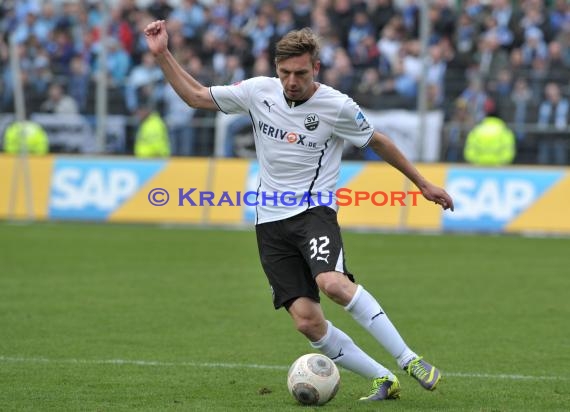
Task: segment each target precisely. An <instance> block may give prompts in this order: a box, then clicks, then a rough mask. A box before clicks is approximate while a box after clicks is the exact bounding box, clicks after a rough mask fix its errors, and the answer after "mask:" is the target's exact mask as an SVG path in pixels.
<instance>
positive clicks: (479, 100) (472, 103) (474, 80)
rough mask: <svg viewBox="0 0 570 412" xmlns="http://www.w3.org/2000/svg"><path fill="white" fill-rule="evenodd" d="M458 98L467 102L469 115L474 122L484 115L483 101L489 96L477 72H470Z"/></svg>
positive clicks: (481, 118)
mask: <svg viewBox="0 0 570 412" xmlns="http://www.w3.org/2000/svg"><path fill="white" fill-rule="evenodd" d="M459 98H460V99H462V100H464V101H465V102H467V108H468V110H469V112H470V116H471V118H472V119H473V121H475V122H480V121H481V120H483V118H484V117H485V102H486V101H487V100H488V98H489V96H488V95H487V92H486V91H485V89H484V87H483V82H482V80H481V78H480V77H479V76H478V75H477V74H472V75H471V78H470V79H469V80H468V84H467V88H466V89H465V90H463V92H462V93H461V95H460V96H459Z"/></svg>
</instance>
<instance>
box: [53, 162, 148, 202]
mask: <svg viewBox="0 0 570 412" xmlns="http://www.w3.org/2000/svg"><path fill="white" fill-rule="evenodd" d="M138 186H139V181H138V177H137V174H136V173H135V172H133V171H131V170H127V169H108V170H105V169H95V168H78V167H65V168H61V169H56V171H55V172H54V176H53V180H52V196H51V202H50V203H51V204H50V206H51V207H52V208H55V209H83V208H86V207H94V208H96V209H100V210H113V209H115V208H116V207H117V206H118V205H119V204H120V203H121V202H122V201H123V200H124V199H126V198H129V197H131V196H132V195H133V194H134V193H135V192H136V191H137V189H138Z"/></svg>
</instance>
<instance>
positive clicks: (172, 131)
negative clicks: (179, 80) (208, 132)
mask: <svg viewBox="0 0 570 412" xmlns="http://www.w3.org/2000/svg"><path fill="white" fill-rule="evenodd" d="M162 99H163V102H164V121H165V122H166V125H167V127H168V137H169V139H170V150H171V153H172V155H173V156H193V155H194V154H195V150H196V149H195V132H194V127H193V125H192V120H193V118H194V113H195V112H196V110H195V109H193V108H191V107H189V106H188V105H187V104H186V103H185V102H184V101H183V100H182V99H181V98H180V96H178V94H177V93H176V92H175V91H174V89H173V88H172V86H171V85H170V83H167V84H166V85H165V86H164V89H163V97H162Z"/></svg>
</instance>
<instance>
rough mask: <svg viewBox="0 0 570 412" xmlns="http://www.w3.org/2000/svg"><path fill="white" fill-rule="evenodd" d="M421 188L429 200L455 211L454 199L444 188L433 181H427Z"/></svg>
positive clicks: (445, 208)
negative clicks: (432, 182)
mask: <svg viewBox="0 0 570 412" xmlns="http://www.w3.org/2000/svg"><path fill="white" fill-rule="evenodd" d="M420 190H421V191H422V195H423V196H424V197H425V198H426V199H427V200H429V201H430V202H434V203H436V204H438V205H441V207H442V208H443V210H447V209H449V210H451V211H452V212H453V199H452V198H451V196H449V194H448V193H447V192H446V191H445V190H444V189H442V188H441V187H438V186H435V185H433V184H431V183H427V184H426V186H425V187H423V188H420Z"/></svg>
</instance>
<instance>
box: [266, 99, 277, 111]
mask: <svg viewBox="0 0 570 412" xmlns="http://www.w3.org/2000/svg"><path fill="white" fill-rule="evenodd" d="M263 104H264V105H266V106H267V110H269V113H271V106H275V103H269V102H268V101H267V100H264V101H263Z"/></svg>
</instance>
